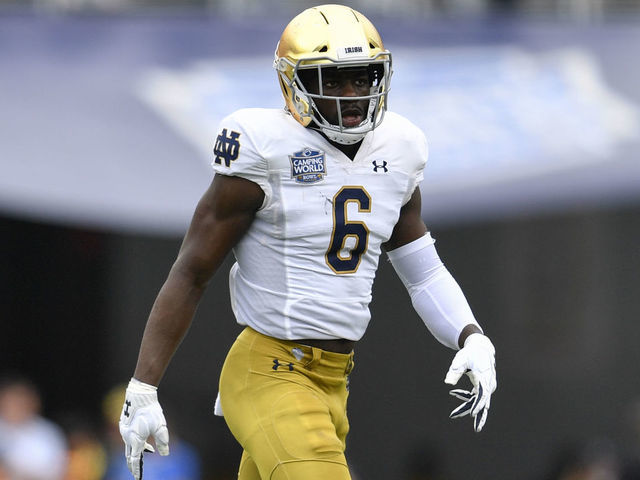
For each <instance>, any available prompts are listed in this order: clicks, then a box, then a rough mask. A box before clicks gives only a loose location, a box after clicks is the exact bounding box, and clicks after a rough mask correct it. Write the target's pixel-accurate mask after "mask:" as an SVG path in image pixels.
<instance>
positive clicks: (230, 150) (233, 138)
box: [213, 128, 240, 167]
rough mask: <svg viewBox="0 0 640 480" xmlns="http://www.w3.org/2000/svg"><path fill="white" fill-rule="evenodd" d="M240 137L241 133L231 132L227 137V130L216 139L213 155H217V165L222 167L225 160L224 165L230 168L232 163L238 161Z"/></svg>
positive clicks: (223, 130)
mask: <svg viewBox="0 0 640 480" xmlns="http://www.w3.org/2000/svg"><path fill="white" fill-rule="evenodd" d="M239 136H240V133H238V132H234V131H231V135H227V129H226V128H223V129H222V132H221V133H220V135H218V138H217V139H216V145H215V146H214V147H213V153H215V155H216V159H215V163H217V164H218V165H221V164H222V161H223V160H224V164H225V165H226V166H227V167H230V166H231V162H233V161H234V160H237V159H238V154H239V153H240V142H239V141H238V137H239Z"/></svg>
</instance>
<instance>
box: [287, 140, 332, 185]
mask: <svg viewBox="0 0 640 480" xmlns="http://www.w3.org/2000/svg"><path fill="white" fill-rule="evenodd" d="M289 161H290V162H291V178H293V179H294V180H295V181H296V182H298V183H315V182H319V181H320V180H322V179H323V178H324V176H325V175H326V174H327V163H326V161H325V158H324V152H321V151H319V150H311V149H310V148H303V149H302V150H300V151H299V152H295V153H294V154H293V155H289Z"/></svg>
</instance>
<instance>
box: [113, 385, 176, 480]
mask: <svg viewBox="0 0 640 480" xmlns="http://www.w3.org/2000/svg"><path fill="white" fill-rule="evenodd" d="M120 435H122V440H124V454H125V456H126V458H127V466H128V467H129V470H130V471H131V473H132V474H133V478H134V479H135V480H142V452H143V451H145V452H154V449H153V447H152V446H151V445H150V444H149V443H147V439H148V438H149V437H150V436H152V437H153V438H154V439H155V442H156V447H158V452H159V453H160V455H169V430H167V422H166V420H165V419H164V414H163V413H162V408H161V407H160V404H159V403H158V392H157V387H154V386H153V385H149V384H146V383H142V382H140V381H138V380H136V379H135V378H132V379H131V381H130V382H129V386H128V387H127V391H126V393H125V400H124V405H123V407H122V413H121V414H120Z"/></svg>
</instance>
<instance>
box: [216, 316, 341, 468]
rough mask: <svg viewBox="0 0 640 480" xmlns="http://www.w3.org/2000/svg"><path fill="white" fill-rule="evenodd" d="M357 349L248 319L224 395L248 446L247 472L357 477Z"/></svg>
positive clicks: (224, 378)
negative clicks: (264, 327) (276, 332)
mask: <svg viewBox="0 0 640 480" xmlns="http://www.w3.org/2000/svg"><path fill="white" fill-rule="evenodd" d="M352 368H353V353H351V354H341V353H333V352H327V351H325V350H321V349H319V348H315V347H308V346H304V345H300V344H298V343H295V342H291V341H287V340H278V339H275V338H271V337H268V336H265V335H262V334H260V333H258V332H256V331H255V330H253V329H251V328H249V327H247V328H245V330H244V331H243V332H242V333H241V334H240V335H239V336H238V338H237V340H236V341H235V343H234V344H233V346H232V347H231V350H230V351H229V354H228V355H227V359H226V360H225V363H224V367H223V368H222V374H221V377H220V401H221V404H222V411H223V412H224V418H225V420H226V422H227V425H228V426H229V429H230V430H231V433H233V435H234V436H235V438H236V439H237V440H238V442H239V443H240V445H242V448H243V449H244V451H243V454H242V460H241V462H240V469H239V473H238V479H239V480H285V479H286V480H327V479H331V480H349V479H350V478H351V476H350V475H349V468H348V466H347V461H346V459H345V456H344V450H345V439H346V437H347V433H348V432H349V421H348V420H347V412H346V407H347V397H348V390H347V375H348V374H349V372H351V369H352Z"/></svg>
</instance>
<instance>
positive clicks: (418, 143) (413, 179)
mask: <svg viewBox="0 0 640 480" xmlns="http://www.w3.org/2000/svg"><path fill="white" fill-rule="evenodd" d="M412 126H413V125H412ZM413 130H414V131H413V132H411V133H412V135H411V137H410V138H411V142H412V148H411V152H412V154H411V157H412V158H411V167H412V169H411V172H410V181H409V185H408V188H407V193H406V195H405V197H404V200H403V202H402V204H403V205H404V204H406V203H407V202H408V201H409V199H411V196H412V195H413V192H415V190H416V188H418V186H419V185H420V183H421V182H422V180H424V167H425V165H426V164H427V159H428V158H429V145H428V144H427V138H426V137H425V135H424V133H423V132H422V130H420V129H419V128H418V127H416V126H413Z"/></svg>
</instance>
